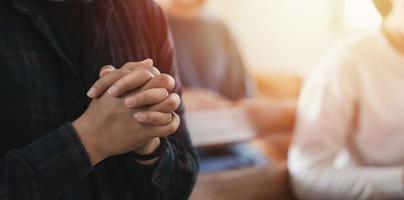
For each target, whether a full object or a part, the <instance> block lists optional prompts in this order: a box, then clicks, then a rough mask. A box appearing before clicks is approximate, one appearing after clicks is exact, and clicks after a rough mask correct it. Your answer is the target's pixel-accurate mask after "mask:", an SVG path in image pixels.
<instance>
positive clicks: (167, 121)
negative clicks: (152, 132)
mask: <svg viewBox="0 0 404 200" xmlns="http://www.w3.org/2000/svg"><path fill="white" fill-rule="evenodd" d="M164 115H165V117H166V118H165V119H166V120H165V123H170V122H171V121H172V120H173V115H172V114H171V113H165V114H164Z"/></svg>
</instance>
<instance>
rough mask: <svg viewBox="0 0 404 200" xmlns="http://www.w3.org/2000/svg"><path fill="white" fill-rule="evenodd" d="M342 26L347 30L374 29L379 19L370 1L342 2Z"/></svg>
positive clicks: (349, 0) (347, 0)
mask: <svg viewBox="0 0 404 200" xmlns="http://www.w3.org/2000/svg"><path fill="white" fill-rule="evenodd" d="M343 11H344V19H343V21H344V25H345V26H346V28H348V29H376V28H378V27H379V24H380V22H381V17H380V15H379V13H378V12H377V9H376V8H375V7H374V6H373V3H372V0H344V9H343Z"/></svg>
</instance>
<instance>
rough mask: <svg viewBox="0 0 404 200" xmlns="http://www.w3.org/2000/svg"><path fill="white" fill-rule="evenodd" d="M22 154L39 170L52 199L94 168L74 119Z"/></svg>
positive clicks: (33, 144) (60, 194)
mask: <svg viewBox="0 0 404 200" xmlns="http://www.w3.org/2000/svg"><path fill="white" fill-rule="evenodd" d="M22 154H23V156H25V157H26V160H28V162H29V163H30V164H31V165H32V167H33V168H34V169H35V170H36V171H37V172H38V174H39V176H40V178H41V180H42V181H43V184H44V186H45V189H46V191H47V193H48V197H49V198H50V199H53V198H58V197H60V196H62V195H63V194H64V193H65V192H66V190H67V189H68V188H69V187H70V186H71V185H73V184H74V183H76V182H77V181H79V180H80V179H83V178H84V177H86V176H87V175H88V173H90V171H91V170H92V165H91V162H90V159H89V157H88V155H87V152H86V150H85V148H84V146H83V145H82V143H81V140H80V138H79V137H78V135H77V134H76V131H75V130H74V128H73V126H72V125H71V123H66V124H64V125H62V126H61V127H59V128H58V129H56V130H55V131H53V132H52V133H50V134H48V135H46V136H44V137H42V138H40V139H38V140H36V141H35V142H33V143H31V144H30V145H28V146H26V147H25V148H23V149H22Z"/></svg>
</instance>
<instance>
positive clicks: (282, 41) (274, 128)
mask: <svg viewBox="0 0 404 200" xmlns="http://www.w3.org/2000/svg"><path fill="white" fill-rule="evenodd" d="M158 2H159V3H161V4H162V5H163V8H164V9H165V10H166V11H167V13H168V14H169V19H170V20H169V21H170V23H171V26H172V29H173V35H174V41H175V43H176V48H177V49H176V50H177V54H178V55H177V59H178V61H179V71H180V74H181V72H182V73H183V74H182V75H181V77H182V78H184V79H183V80H182V81H183V83H185V84H184V88H185V90H184V94H183V97H184V103H185V107H186V109H187V115H186V118H187V126H188V128H189V130H190V133H191V137H192V140H193V142H194V145H195V146H196V148H197V149H198V152H199V154H200V155H201V173H200V176H199V178H198V181H197V184H196V187H195V190H194V192H193V194H192V196H191V199H203V200H205V199H240V200H242V199H243V200H244V199H294V195H293V194H292V192H291V189H290V184H289V174H288V169H287V164H286V162H287V155H288V148H289V145H290V142H291V138H292V135H293V130H294V125H295V112H296V107H297V99H298V97H299V94H300V88H301V86H302V83H303V82H304V79H305V75H306V74H308V73H309V72H310V70H311V69H312V68H313V66H315V65H316V63H317V62H318V61H319V60H320V58H321V57H322V56H323V55H324V54H325V53H326V52H327V51H329V49H331V48H332V47H333V46H335V45H336V44H338V43H339V42H340V41H342V40H344V39H346V38H347V37H352V36H353V35H356V34H357V35H360V34H363V33H369V32H372V31H376V30H378V29H379V28H380V23H381V17H380V15H379V13H378V12H377V9H376V8H375V7H374V5H373V3H372V1H371V0H232V1H229V0H207V1H206V2H205V3H206V4H205V5H203V6H201V7H202V11H201V13H198V11H199V8H196V9H195V10H197V11H196V13H198V14H197V15H196V16H197V17H189V16H193V15H195V12H191V11H190V12H189V13H188V12H186V7H187V6H188V5H190V4H199V3H200V2H204V1H203V0H158ZM167 2H176V3H178V5H183V6H184V5H185V6H184V7H182V8H181V6H179V7H175V6H171V7H170V6H167V4H165V3H167ZM190 2H193V3H190ZM195 2H196V3H195ZM202 4H203V3H202ZM168 5H169V3H168ZM197 7H198V6H197ZM184 8H185V12H184ZM191 8H193V7H192V6H190V9H191ZM179 13H180V14H179ZM184 16H185V17H184ZM206 16H208V17H207V18H206ZM209 18H212V19H214V20H213V21H215V20H217V19H218V20H219V21H222V22H223V23H224V24H225V26H226V27H228V29H229V32H230V33H231V35H232V37H233V38H234V42H235V43H236V44H237V45H231V48H230V49H226V45H223V46H220V40H226V39H227V38H226V37H224V38H220V34H222V33H221V31H216V30H215V29H219V30H222V29H221V28H220V27H219V28H218V27H217V26H216V25H215V24H214V23H211V22H212V21H210V20H207V19H209ZM224 32H226V31H224ZM199 34H200V35H199ZM204 34H206V35H204ZM215 34H218V35H216V36H217V38H219V40H217V38H216V36H215ZM189 35H191V37H190V36H189ZM192 35H193V37H192ZM200 36H202V37H200ZM190 38H191V39H190ZM196 40H203V42H200V43H198V41H196ZM211 41H215V42H211ZM210 42H211V43H212V44H210ZM218 43H219V44H218ZM209 45H211V46H209ZM236 46H238V50H239V51H240V52H239V54H240V55H238V53H235V54H234V51H233V50H234V49H237V47H236ZM218 48H224V50H225V51H230V52H232V54H230V56H229V55H227V54H222V53H223V52H221V51H216V50H217V49H218ZM204 51H205V52H204ZM192 52H193V53H192ZM195 52H196V53H195ZM190 54H196V55H192V56H190ZM234 55H236V56H234ZM226 56H228V58H224V57H226ZM235 57H241V58H242V59H241V60H242V61H241V62H240V61H239V60H238V59H237V58H235ZM209 58H211V59H212V61H206V60H207V59H209ZM222 58H224V59H222ZM192 59H194V62H190V60H191V61H192ZM198 59H199V60H198ZM232 59H233V60H238V62H230V64H224V63H225V62H226V61H228V60H232ZM201 60H202V61H201ZM195 63H197V64H195ZM235 63H236V64H235ZM237 63H238V64H237ZM240 63H244V64H240ZM198 64H199V65H198ZM191 68H202V69H197V70H194V69H192V70H191ZM217 68H223V70H217ZM235 68H238V70H241V71H242V68H245V69H246V71H247V72H248V74H249V75H250V76H251V80H252V82H254V84H253V85H254V87H255V92H254V94H246V93H248V92H245V91H244V93H243V94H241V95H240V96H239V97H241V98H239V97H238V98H236V99H233V98H231V97H229V96H226V94H224V93H223V91H220V90H219V89H222V88H221V87H222V86H223V85H226V84H222V85H221V86H220V87H215V84H214V82H215V81H219V82H220V81H223V82H225V83H226V82H227V87H228V88H227V89H226V90H232V89H234V88H235V89H236V90H246V91H247V89H246V88H245V87H244V88H243V87H240V89H239V88H238V87H239V85H237V84H236V83H239V84H240V85H242V84H243V83H242V82H243V81H242V80H241V79H240V80H241V81H236V82H232V80H231V79H232V77H231V76H236V75H237V74H238V75H240V73H241V72H240V71H238V72H237V73H234V72H232V71H233V70H235ZM195 71H196V72H195ZM223 71H224V72H223ZM192 72H195V74H197V75H191V74H192ZM212 72H213V73H212ZM204 73H205V74H209V75H212V74H214V73H217V74H214V75H213V76H209V75H208V76H207V77H203V74H204ZM226 73H227V74H228V75H226ZM245 76H247V75H245ZM238 78H240V77H238ZM188 79H189V80H188ZM195 79H201V82H197V81H195ZM204 79H206V80H204ZM220 79H222V80H220ZM184 80H185V81H184ZM204 81H205V85H204V84H203V82H204ZM212 85H213V86H212ZM201 88H207V89H208V90H209V92H207V91H204V90H200V89H201ZM217 88H219V89H217ZM226 90H225V91H226Z"/></svg>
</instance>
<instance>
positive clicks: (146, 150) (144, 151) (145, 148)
mask: <svg viewBox="0 0 404 200" xmlns="http://www.w3.org/2000/svg"><path fill="white" fill-rule="evenodd" d="M159 147H160V138H153V139H151V140H149V141H147V142H146V143H144V144H143V145H142V146H141V147H139V148H137V149H136V150H134V151H133V152H134V153H135V154H139V155H148V154H151V153H153V152H154V151H156V149H157V148H159ZM159 159H160V157H156V158H153V159H151V160H136V162H138V163H139V164H142V165H153V164H154V163H156V162H157V161H158V160H159Z"/></svg>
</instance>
